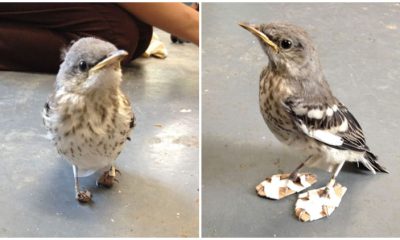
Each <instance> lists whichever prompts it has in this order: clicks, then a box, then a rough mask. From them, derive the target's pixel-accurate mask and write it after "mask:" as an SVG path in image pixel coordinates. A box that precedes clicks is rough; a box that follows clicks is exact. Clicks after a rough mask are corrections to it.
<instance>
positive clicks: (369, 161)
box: [361, 151, 389, 173]
mask: <svg viewBox="0 0 400 240" xmlns="http://www.w3.org/2000/svg"><path fill="white" fill-rule="evenodd" d="M364 158H365V159H364V161H361V162H362V164H363V165H364V167H366V168H367V169H368V170H370V171H371V172H373V173H375V172H384V173H389V172H388V171H387V170H386V168H385V167H384V166H382V165H380V164H379V163H378V158H377V157H376V156H375V154H373V153H372V152H370V151H367V152H365V155H364Z"/></svg>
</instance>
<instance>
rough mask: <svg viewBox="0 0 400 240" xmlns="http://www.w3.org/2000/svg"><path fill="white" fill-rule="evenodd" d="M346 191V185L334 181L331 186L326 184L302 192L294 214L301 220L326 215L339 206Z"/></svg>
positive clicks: (311, 219)
mask: <svg viewBox="0 0 400 240" xmlns="http://www.w3.org/2000/svg"><path fill="white" fill-rule="evenodd" d="M346 191H347V188H346V187H344V186H342V185H340V184H339V183H336V184H335V185H333V186H326V187H322V188H318V189H313V190H310V191H308V192H305V193H302V194H300V195H299V198H298V199H297V202H296V208H295V213H296V216H297V217H298V218H299V220H301V221H303V222H308V221H314V220H317V219H320V218H324V217H327V216H329V215H331V214H332V213H333V211H334V210H335V209H336V208H337V207H339V204H340V202H341V200H342V198H343V196H344V194H345V193H346Z"/></svg>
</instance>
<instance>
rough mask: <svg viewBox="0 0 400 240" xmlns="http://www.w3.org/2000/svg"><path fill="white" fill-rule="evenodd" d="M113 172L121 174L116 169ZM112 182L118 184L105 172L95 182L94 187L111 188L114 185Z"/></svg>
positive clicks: (113, 177) (115, 179) (116, 180)
mask: <svg viewBox="0 0 400 240" xmlns="http://www.w3.org/2000/svg"><path fill="white" fill-rule="evenodd" d="M115 172H116V173H119V174H120V175H121V172H120V171H119V170H118V169H115ZM114 182H117V183H119V181H118V179H117V178H116V177H115V176H112V175H110V171H105V172H104V173H103V175H102V176H101V177H100V178H99V179H98V180H97V182H96V185H97V186H98V187H106V188H111V187H112V186H113V185H114Z"/></svg>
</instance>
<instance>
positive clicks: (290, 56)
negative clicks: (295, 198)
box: [240, 23, 387, 186]
mask: <svg viewBox="0 0 400 240" xmlns="http://www.w3.org/2000/svg"><path fill="white" fill-rule="evenodd" d="M240 26H242V27H243V28H245V29H246V30H248V31H250V32H251V33H253V34H254V35H255V36H257V38H258V39H259V42H260V43H261V46H262V49H263V50H264V52H265V53H266V54H267V55H268V58H269V64H268V66H267V67H265V68H264V69H263V71H262V73H261V76H260V89H259V101H260V110H261V113H262V116H263V117H264V120H265V122H266V124H267V125H268V127H269V129H270V130H271V131H272V133H273V134H274V135H275V136H276V137H277V138H278V139H279V140H280V141H281V142H283V143H285V144H287V145H289V146H293V147H296V148H298V149H301V150H302V151H304V152H306V153H307V155H308V156H309V157H308V158H307V159H306V160H305V161H304V162H303V163H301V165H300V166H298V167H297V168H296V169H295V170H294V171H293V172H292V173H291V174H290V179H291V180H294V181H295V180H296V178H297V174H298V171H299V169H301V168H302V167H303V166H309V167H321V168H324V169H327V170H328V171H329V172H332V171H333V175H332V178H331V181H330V182H329V183H328V185H327V186H333V185H334V184H335V179H336V176H337V175H338V173H339V171H340V170H341V168H342V166H343V164H344V163H345V162H346V161H348V162H357V163H362V165H364V166H365V167H366V168H367V169H369V170H370V171H371V172H373V173H374V174H375V173H376V172H377V171H379V172H387V171H386V169H385V168H384V167H382V166H381V165H380V164H379V163H378V162H377V157H376V156H375V155H374V154H373V153H372V152H371V151H370V150H369V147H368V146H367V144H366V141H365V138H364V134H363V131H362V129H361V126H360V124H359V123H358V122H357V120H356V119H355V117H354V116H353V115H352V114H351V113H350V112H349V110H348V109H347V108H346V107H345V106H344V105H343V104H342V103H341V102H340V101H339V100H338V99H337V98H336V97H335V96H334V95H333V94H332V92H331V90H330V88H329V85H328V83H327V82H326V80H325V77H324V74H323V72H322V68H321V65H320V62H319V57H318V54H317V51H316V49H315V47H314V45H313V43H312V41H311V39H310V37H309V35H308V34H307V33H306V31H304V30H303V29H302V28H300V27H298V26H294V25H292V24H287V23H270V24H261V25H258V26H255V25H249V24H240Z"/></svg>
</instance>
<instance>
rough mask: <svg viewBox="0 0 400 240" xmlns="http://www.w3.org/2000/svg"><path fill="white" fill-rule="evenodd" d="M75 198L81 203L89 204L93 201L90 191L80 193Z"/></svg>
mask: <svg viewBox="0 0 400 240" xmlns="http://www.w3.org/2000/svg"><path fill="white" fill-rule="evenodd" d="M75 198H76V200H78V201H79V202H81V203H88V202H91V201H92V194H91V193H90V192H89V191H88V190H86V191H79V192H77V193H76V195H75Z"/></svg>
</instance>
